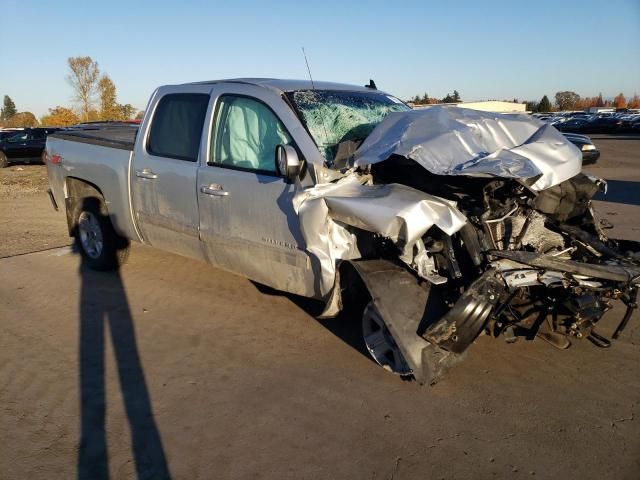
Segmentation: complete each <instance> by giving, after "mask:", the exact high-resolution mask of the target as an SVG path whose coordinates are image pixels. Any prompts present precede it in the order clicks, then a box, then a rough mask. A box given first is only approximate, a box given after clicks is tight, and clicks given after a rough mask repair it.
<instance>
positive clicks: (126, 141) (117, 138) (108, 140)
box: [49, 125, 138, 150]
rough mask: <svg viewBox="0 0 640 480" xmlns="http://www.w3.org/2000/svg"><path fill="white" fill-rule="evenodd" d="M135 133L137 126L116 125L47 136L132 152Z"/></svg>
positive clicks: (64, 131) (72, 130)
mask: <svg viewBox="0 0 640 480" xmlns="http://www.w3.org/2000/svg"><path fill="white" fill-rule="evenodd" d="M137 133H138V125H118V126H100V127H85V128H79V129H70V130H60V131H58V132H56V133H55V134H53V135H49V136H50V137H57V138H60V139H62V140H68V141H72V142H80V143H88V144H91V145H100V146H103V147H109V148H118V149H121V150H133V144H134V142H135V139H136V134H137Z"/></svg>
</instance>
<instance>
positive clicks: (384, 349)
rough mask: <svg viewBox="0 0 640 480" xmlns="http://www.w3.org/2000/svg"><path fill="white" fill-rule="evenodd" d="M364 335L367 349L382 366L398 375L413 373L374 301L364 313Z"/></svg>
mask: <svg viewBox="0 0 640 480" xmlns="http://www.w3.org/2000/svg"><path fill="white" fill-rule="evenodd" d="M362 335H363V337H364V343H365V345H366V346H367V350H369V353H370V354H371V356H372V357H373V359H374V360H375V361H376V362H377V363H378V364H379V365H380V366H381V367H382V368H384V369H385V370H388V371H389V372H392V373H394V374H396V375H411V373H413V372H412V370H411V368H410V367H409V365H407V362H406V360H405V359H404V355H402V352H401V351H400V349H399V348H398V345H397V344H396V342H395V340H394V339H393V337H392V336H391V332H389V329H388V328H387V326H386V325H385V323H384V320H382V317H381V316H380V313H379V312H378V309H377V308H376V307H375V306H374V305H373V302H369V304H368V305H367V306H366V307H365V309H364V312H363V314H362Z"/></svg>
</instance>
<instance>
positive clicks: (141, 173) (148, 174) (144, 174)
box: [136, 168, 158, 180]
mask: <svg viewBox="0 0 640 480" xmlns="http://www.w3.org/2000/svg"><path fill="white" fill-rule="evenodd" d="M136 177H138V178H147V179H149V180H155V179H156V178H158V175H156V174H155V173H153V172H152V171H151V170H149V169H148V168H143V169H142V170H136Z"/></svg>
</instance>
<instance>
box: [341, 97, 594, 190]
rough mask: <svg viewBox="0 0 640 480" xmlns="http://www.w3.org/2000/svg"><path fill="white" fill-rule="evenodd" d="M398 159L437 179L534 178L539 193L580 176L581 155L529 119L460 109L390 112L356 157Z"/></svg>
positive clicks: (362, 162) (359, 160)
mask: <svg viewBox="0 0 640 480" xmlns="http://www.w3.org/2000/svg"><path fill="white" fill-rule="evenodd" d="M391 155H400V156H403V157H406V158H410V159H411V160H414V161H416V162H417V163H419V164H420V165H422V166H423V167H424V168H425V169H427V170H428V171H429V172H431V173H433V174H436V175H469V176H485V177H487V176H489V177H504V178H517V179H522V180H527V179H530V181H531V182H533V184H532V186H531V188H532V189H533V190H536V191H540V190H544V189H546V188H549V187H552V186H554V185H557V184H559V183H561V182H563V181H565V180H568V179H569V178H571V177H573V176H575V175H577V174H578V173H580V170H581V168H582V154H581V152H580V150H578V148H576V147H575V146H574V145H573V144H572V143H571V142H569V141H568V140H567V139H566V138H565V137H564V136H563V135H562V134H561V133H560V132H558V130H556V129H555V128H553V127H552V126H551V125H548V124H546V123H544V122H541V121H540V120H538V119H535V118H532V117H528V116H525V115H511V114H509V115H505V114H497V113H489V112H481V111H478V110H471V109H467V108H459V107H430V108H427V109H421V110H411V111H407V112H394V113H390V114H389V115H388V116H387V117H386V118H385V119H384V120H383V121H382V122H381V123H380V124H379V125H378V126H376V128H375V129H374V130H373V131H372V132H371V134H370V135H369V136H368V137H367V138H366V139H365V141H364V142H363V143H362V145H360V147H359V148H358V149H357V150H356V152H355V154H354V166H366V165H370V164H374V163H378V162H382V161H384V160H386V159H388V158H389V157H390V156H391Z"/></svg>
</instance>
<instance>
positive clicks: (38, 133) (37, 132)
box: [33, 130, 47, 140]
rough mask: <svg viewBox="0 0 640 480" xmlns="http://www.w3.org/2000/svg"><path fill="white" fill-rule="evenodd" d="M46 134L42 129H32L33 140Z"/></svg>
mask: <svg viewBox="0 0 640 480" xmlns="http://www.w3.org/2000/svg"><path fill="white" fill-rule="evenodd" d="M46 137H47V134H46V133H45V131H44V130H34V131H33V139H34V140H42V139H43V138H46Z"/></svg>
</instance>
